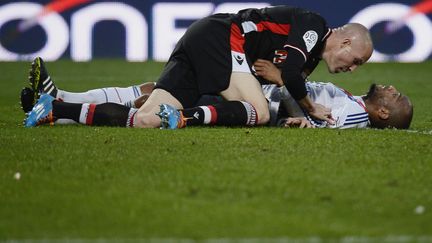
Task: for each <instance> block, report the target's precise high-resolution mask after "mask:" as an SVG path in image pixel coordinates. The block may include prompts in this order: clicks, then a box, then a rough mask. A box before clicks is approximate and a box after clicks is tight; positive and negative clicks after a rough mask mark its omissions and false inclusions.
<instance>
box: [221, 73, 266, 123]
mask: <svg viewBox="0 0 432 243" xmlns="http://www.w3.org/2000/svg"><path fill="white" fill-rule="evenodd" d="M220 94H221V96H222V97H223V98H225V99H226V100H231V101H235V100H238V101H245V102H247V103H249V104H251V105H252V106H253V107H254V108H255V110H256V112H257V116H258V124H259V125H262V124H266V123H267V122H268V121H269V119H270V112H269V110H268V104H267V100H266V99H265V97H264V94H263V92H262V89H261V85H260V84H259V82H258V80H257V79H256V78H255V77H254V76H253V75H252V74H250V73H241V72H233V73H232V74H231V81H230V85H229V87H228V89H226V90H224V91H222V92H221V93H220Z"/></svg>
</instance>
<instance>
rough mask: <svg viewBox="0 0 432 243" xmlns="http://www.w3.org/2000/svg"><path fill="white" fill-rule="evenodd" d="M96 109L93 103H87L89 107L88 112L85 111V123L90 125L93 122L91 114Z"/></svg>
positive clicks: (92, 114)
mask: <svg viewBox="0 0 432 243" xmlns="http://www.w3.org/2000/svg"><path fill="white" fill-rule="evenodd" d="M95 109H96V105H95V104H90V105H89V109H88V113H87V119H86V124H87V125H90V126H91V125H92V124H93V116H94V111H95Z"/></svg>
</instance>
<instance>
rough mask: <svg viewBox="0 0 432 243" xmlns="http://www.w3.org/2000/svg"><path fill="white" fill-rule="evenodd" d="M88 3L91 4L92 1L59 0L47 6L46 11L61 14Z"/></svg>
mask: <svg viewBox="0 0 432 243" xmlns="http://www.w3.org/2000/svg"><path fill="white" fill-rule="evenodd" d="M87 2H90V0H57V1H52V2H51V3H49V4H47V5H45V10H46V11H54V12H57V13H61V12H63V11H65V10H68V9H71V8H73V7H75V6H77V5H80V4H84V3H87Z"/></svg>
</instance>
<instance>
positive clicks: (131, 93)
mask: <svg viewBox="0 0 432 243" xmlns="http://www.w3.org/2000/svg"><path fill="white" fill-rule="evenodd" d="M140 96H141V90H140V87H139V85H136V86H130V87H127V88H118V87H110V88H102V89H93V90H89V91H87V92H83V93H75V92H67V91H64V90H60V89H59V90H58V92H57V97H56V98H60V99H61V100H63V101H64V102H69V103H77V104H83V103H91V104H101V103H107V102H111V103H117V104H125V103H127V102H131V103H133V101H134V100H135V99H136V98H138V97H140Z"/></svg>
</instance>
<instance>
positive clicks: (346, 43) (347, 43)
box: [341, 38, 351, 48]
mask: <svg viewBox="0 0 432 243" xmlns="http://www.w3.org/2000/svg"><path fill="white" fill-rule="evenodd" d="M350 45H351V39H350V38H343V39H342V43H341V48H344V47H347V46H350Z"/></svg>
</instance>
